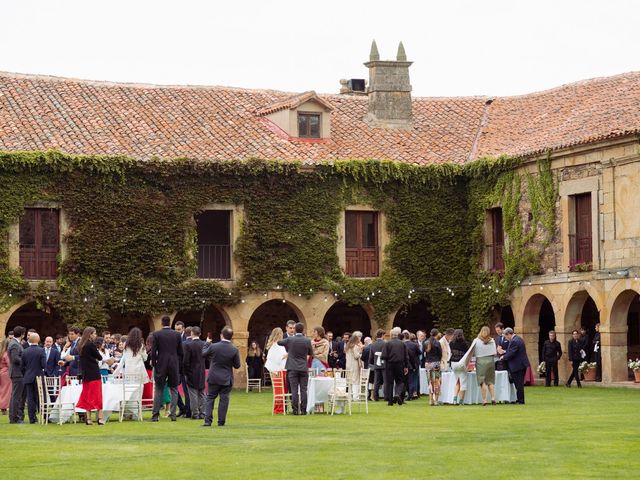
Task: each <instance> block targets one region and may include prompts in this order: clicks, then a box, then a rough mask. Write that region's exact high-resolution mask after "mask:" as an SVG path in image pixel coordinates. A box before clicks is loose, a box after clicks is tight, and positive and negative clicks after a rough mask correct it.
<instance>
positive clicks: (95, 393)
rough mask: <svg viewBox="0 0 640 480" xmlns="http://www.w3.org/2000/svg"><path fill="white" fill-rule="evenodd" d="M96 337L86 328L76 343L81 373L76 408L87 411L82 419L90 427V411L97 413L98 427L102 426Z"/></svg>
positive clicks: (100, 358)
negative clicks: (80, 388)
mask: <svg viewBox="0 0 640 480" xmlns="http://www.w3.org/2000/svg"><path fill="white" fill-rule="evenodd" d="M96 337H97V334H96V329H95V328H93V327H87V328H85V329H84V331H83V332H82V338H81V339H80V342H79V343H78V351H79V352H80V369H81V371H82V393H80V399H79V400H78V403H77V404H76V407H77V408H81V409H83V410H86V411H87V413H86V415H85V417H84V418H85V421H84V423H86V424H87V425H92V422H91V411H92V410H97V411H98V425H104V420H103V417H102V376H101V375H100V362H101V361H102V355H100V352H99V351H98V347H96V345H95V343H94V340H95V339H96Z"/></svg>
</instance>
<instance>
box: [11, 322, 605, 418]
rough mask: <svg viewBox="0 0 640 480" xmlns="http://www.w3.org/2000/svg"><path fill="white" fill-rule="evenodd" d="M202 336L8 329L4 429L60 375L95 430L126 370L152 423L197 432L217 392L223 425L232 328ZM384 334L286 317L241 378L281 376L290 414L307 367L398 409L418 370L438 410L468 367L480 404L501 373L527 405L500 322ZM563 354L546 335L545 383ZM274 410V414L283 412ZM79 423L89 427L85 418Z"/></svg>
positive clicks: (573, 355)
mask: <svg viewBox="0 0 640 480" xmlns="http://www.w3.org/2000/svg"><path fill="white" fill-rule="evenodd" d="M596 328H597V327H596ZM201 333H202V332H201V329H200V328H199V327H197V326H195V327H186V328H185V326H184V324H183V323H182V322H176V324H175V326H174V328H173V329H172V328H171V327H170V319H169V317H164V318H163V319H162V329H160V330H158V331H156V332H153V333H152V334H150V335H149V336H148V337H147V339H146V340H145V339H144V337H143V334H142V331H141V330H140V329H139V328H136V327H134V328H132V329H131V330H130V331H129V332H128V334H127V335H121V334H111V333H110V332H109V331H104V332H102V335H101V336H98V335H97V332H96V330H95V328H93V327H87V328H85V329H84V330H81V329H80V328H79V327H77V326H72V327H70V328H69V329H68V331H67V335H66V336H63V335H56V336H55V337H51V336H47V337H45V338H44V339H41V338H40V335H39V334H38V333H37V332H36V331H35V330H33V329H30V330H29V331H26V330H25V329H24V328H23V327H20V326H18V327H15V328H14V330H13V331H12V332H9V335H8V338H6V339H5V340H3V341H2V342H0V409H1V411H2V413H3V414H6V412H7V410H9V418H10V422H11V423H23V422H24V410H25V404H26V406H27V414H28V420H29V422H30V423H36V421H37V417H36V412H37V410H38V392H37V387H36V378H38V377H40V376H47V377H60V378H61V381H60V384H61V385H62V386H64V385H67V384H70V383H72V382H73V381H74V380H76V379H81V380H82V393H81V395H80V398H79V400H78V402H77V407H78V408H81V409H83V410H86V411H87V412H92V411H95V412H96V418H97V422H98V424H100V425H102V424H104V417H103V412H102V410H103V409H102V383H103V382H105V381H107V379H108V378H109V376H113V377H116V378H118V377H120V376H122V375H123V374H125V373H126V374H133V375H137V376H138V378H140V379H141V383H142V385H143V401H145V400H146V401H147V402H149V403H151V402H152V403H153V408H152V417H151V421H153V422H156V421H158V420H159V417H160V411H161V409H162V408H163V407H164V409H165V416H167V417H169V418H170V419H171V420H172V421H175V420H176V419H177V418H178V417H189V418H192V419H199V420H204V426H210V425H211V424H212V422H213V417H212V415H213V414H212V412H213V408H214V404H215V400H216V398H217V397H218V396H219V397H220V404H219V408H218V425H220V426H222V425H224V424H225V420H226V413H227V409H228V405H229V394H230V391H231V388H232V385H233V369H234V368H235V369H238V368H240V357H239V352H238V349H237V348H236V347H235V346H234V345H233V344H232V343H231V338H232V335H233V331H232V330H231V329H230V328H229V327H225V328H224V329H223V330H222V332H221V334H220V340H221V341H220V342H218V343H214V342H213V339H212V338H211V337H208V338H207V339H206V341H204V340H202V339H201ZM385 334H386V332H385V331H384V330H382V329H379V330H377V331H376V333H375V338H374V339H371V338H369V337H366V338H363V334H362V332H359V331H354V332H345V333H344V334H343V335H342V336H340V337H339V338H334V335H333V332H331V331H327V332H325V330H324V328H323V327H321V326H316V327H314V328H313V330H312V333H311V338H308V337H307V336H305V335H304V325H303V324H302V323H296V322H295V321H293V320H290V321H288V322H287V324H286V326H285V329H284V331H283V329H281V328H274V329H273V331H272V332H271V334H270V336H269V338H268V339H267V341H266V343H265V348H264V350H263V349H261V348H260V345H259V343H258V342H257V341H255V340H254V341H251V342H250V345H249V348H248V349H247V356H246V358H245V363H246V368H247V376H248V378H260V379H261V378H262V377H263V369H264V368H266V369H267V370H268V371H270V372H286V373H285V375H286V387H285V388H286V389H287V391H288V392H290V393H291V395H292V401H293V413H294V414H301V415H304V414H305V413H306V403H307V398H306V396H307V386H308V375H309V369H311V370H315V371H318V372H320V371H324V370H330V369H343V370H347V371H348V372H349V378H350V379H351V381H352V382H353V383H354V384H358V383H359V381H360V378H359V377H360V372H361V369H362V368H368V369H369V370H370V374H369V375H370V377H369V379H368V384H369V387H370V388H369V399H370V400H373V401H379V400H380V398H379V392H380V391H381V390H382V391H383V392H384V400H385V401H386V402H387V403H388V405H396V404H397V405H402V404H403V403H404V402H406V401H411V400H415V399H417V398H419V396H420V391H419V390H420V385H419V384H420V382H419V373H420V369H421V368H424V369H425V370H426V375H427V381H428V388H429V393H428V395H429V404H430V405H434V406H435V405H439V404H440V402H439V397H440V387H441V375H442V373H443V372H447V371H451V372H452V373H453V375H454V376H455V389H454V399H453V403H454V404H462V403H463V402H464V397H465V392H466V391H467V387H468V370H469V369H470V368H475V372H476V381H477V383H478V385H479V386H480V388H481V395H482V404H483V405H486V404H488V403H489V402H490V403H492V404H495V403H496V402H495V391H494V384H495V371H496V370H507V371H508V372H509V377H510V381H511V382H512V383H513V384H514V385H515V387H516V396H517V403H521V404H523V403H524V377H525V372H526V369H527V368H528V367H529V362H528V359H527V354H526V348H525V345H524V342H523V340H522V339H521V338H520V337H519V336H518V335H515V334H514V332H513V329H511V328H504V326H503V325H502V324H501V323H498V324H497V325H496V326H495V336H492V334H491V332H490V329H489V327H487V326H485V327H482V328H481V329H480V332H479V333H478V335H477V337H476V338H474V339H473V341H471V342H469V341H467V340H466V338H465V334H464V331H463V330H461V329H452V328H448V329H446V330H445V331H444V332H439V331H438V330H437V329H432V330H431V331H430V332H428V333H427V332H424V331H421V330H418V331H417V332H415V333H412V332H409V331H407V330H404V331H402V330H401V329H400V328H397V327H396V328H393V329H392V330H391V332H390V339H389V340H385ZM585 339H587V340H585ZM589 347H590V344H589V342H588V337H587V336H586V335H585V334H584V332H583V333H582V334H581V332H579V331H577V330H575V331H574V332H573V334H572V339H571V340H570V341H569V344H568V352H567V354H568V357H569V360H570V361H571V362H572V366H573V371H572V374H571V376H570V377H569V379H568V381H567V383H566V385H567V386H571V383H572V381H573V380H574V379H575V380H576V383H577V385H578V387H581V383H580V375H579V372H578V368H579V365H580V363H582V362H583V361H585V359H588V357H589V353H588V352H589V351H590V350H591V351H593V352H594V353H597V352H599V337H595V338H594V340H593V346H592V348H591V349H590V348H589ZM562 354H563V352H562V347H561V345H560V343H559V342H558V341H557V339H556V335H555V332H554V331H550V332H549V339H548V340H547V341H546V342H545V343H544V346H543V349H542V355H541V356H542V359H543V360H544V361H545V364H546V380H545V384H546V386H550V385H551V382H552V381H553V383H554V385H556V386H557V385H558V361H559V360H560V358H561V357H562ZM472 358H473V359H474V365H471V361H472ZM207 370H208V373H207ZM152 379H153V380H154V381H153V382H152V381H151V380H152ZM205 385H206V387H207V388H205ZM179 386H181V388H182V392H183V393H184V397H183V396H182V395H181V394H180V393H179V388H178V387H179ZM205 392H207V393H206V394H205ZM276 408H278V409H280V410H279V411H281V409H282V408H283V406H282V405H279V406H277V407H276ZM83 419H84V421H85V423H87V424H91V423H92V420H91V415H90V414H86V415H84V416H83Z"/></svg>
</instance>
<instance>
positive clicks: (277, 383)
mask: <svg viewBox="0 0 640 480" xmlns="http://www.w3.org/2000/svg"><path fill="white" fill-rule="evenodd" d="M270 378H271V387H272V390H273V405H272V406H271V415H274V410H275V409H276V403H277V402H281V403H282V413H283V414H284V415H286V414H287V402H289V406H292V405H291V393H284V391H285V381H284V372H270ZM292 408H293V407H292Z"/></svg>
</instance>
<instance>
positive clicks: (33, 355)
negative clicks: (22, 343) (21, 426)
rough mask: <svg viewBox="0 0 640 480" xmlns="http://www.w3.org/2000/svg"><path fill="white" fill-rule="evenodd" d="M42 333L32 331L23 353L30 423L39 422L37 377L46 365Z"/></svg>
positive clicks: (24, 379)
mask: <svg viewBox="0 0 640 480" xmlns="http://www.w3.org/2000/svg"><path fill="white" fill-rule="evenodd" d="M39 343H40V335H38V334H37V333H36V332H32V333H31V335H29V346H28V347H27V348H26V349H25V350H24V353H23V354H22V375H23V382H24V389H25V390H26V392H27V409H28V412H29V423H38V418H37V417H36V411H37V410H38V386H37V384H36V378H38V377H42V374H43V373H44V367H45V363H46V362H45V353H44V348H42V347H41V346H40V345H39Z"/></svg>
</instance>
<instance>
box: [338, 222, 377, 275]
mask: <svg viewBox="0 0 640 480" xmlns="http://www.w3.org/2000/svg"><path fill="white" fill-rule="evenodd" d="M345 247H346V270H347V275H349V276H352V277H376V276H378V274H379V263H378V214H377V212H354V211H349V212H346V214H345Z"/></svg>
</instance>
